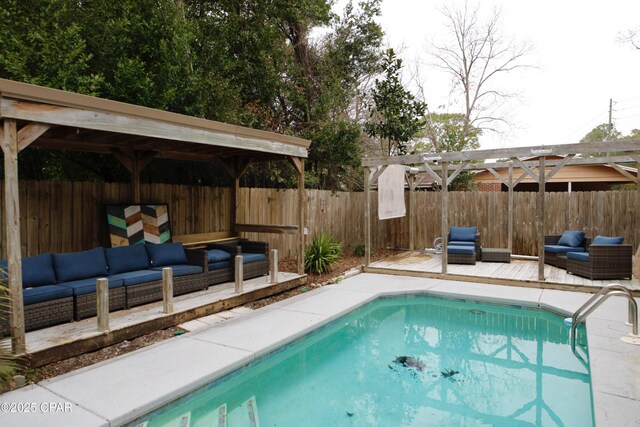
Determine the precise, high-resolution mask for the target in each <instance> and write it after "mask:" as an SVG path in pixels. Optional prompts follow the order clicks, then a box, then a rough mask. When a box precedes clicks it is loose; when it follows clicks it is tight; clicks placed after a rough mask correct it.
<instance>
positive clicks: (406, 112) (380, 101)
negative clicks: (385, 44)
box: [365, 49, 427, 156]
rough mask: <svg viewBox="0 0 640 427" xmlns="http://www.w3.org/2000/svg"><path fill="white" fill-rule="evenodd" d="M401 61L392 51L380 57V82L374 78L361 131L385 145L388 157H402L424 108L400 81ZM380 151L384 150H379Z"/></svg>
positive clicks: (419, 128) (420, 126) (416, 128)
mask: <svg viewBox="0 0 640 427" xmlns="http://www.w3.org/2000/svg"><path fill="white" fill-rule="evenodd" d="M401 68H402V60H401V59H400V58H397V57H396V54H395V52H394V51H393V49H388V50H387V52H386V55H385V56H384V58H383V69H384V80H380V79H376V81H375V84H374V88H373V90H372V93H371V98H372V100H373V103H374V104H373V105H372V106H370V109H369V114H370V121H369V122H368V123H367V124H366V125H365V130H366V131H367V133H368V134H369V136H371V137H375V138H379V139H380V143H381V146H382V147H384V143H385V142H386V144H387V149H386V154H387V155H388V156H393V155H402V154H406V151H407V147H406V146H405V145H404V143H406V142H408V141H410V140H411V138H413V136H414V135H416V134H417V133H418V132H419V131H420V130H421V129H422V128H423V127H424V119H423V117H424V114H425V111H426V108H427V105H426V104H425V103H423V102H421V101H419V100H417V99H416V98H415V96H413V95H412V94H411V93H410V92H409V91H407V90H406V89H405V88H404V86H403V85H402V82H401V81H400V69H401ZM383 151H384V148H383Z"/></svg>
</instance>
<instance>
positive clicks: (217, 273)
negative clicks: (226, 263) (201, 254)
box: [205, 267, 233, 287]
mask: <svg viewBox="0 0 640 427" xmlns="http://www.w3.org/2000/svg"><path fill="white" fill-rule="evenodd" d="M205 276H206V282H207V287H208V286H213V285H218V284H220V283H225V282H233V269H232V268H231V267H229V268H221V269H219V270H211V271H208V272H206V273H205Z"/></svg>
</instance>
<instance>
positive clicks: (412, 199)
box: [405, 172, 416, 251]
mask: <svg viewBox="0 0 640 427" xmlns="http://www.w3.org/2000/svg"><path fill="white" fill-rule="evenodd" d="M405 178H406V179H407V184H408V185H409V249H411V250H412V251H413V250H414V249H415V248H416V214H415V210H416V208H415V205H416V194H415V191H414V190H415V188H416V179H415V175H414V174H413V173H412V172H409V173H408V174H406V175H405Z"/></svg>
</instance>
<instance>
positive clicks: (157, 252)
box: [144, 243, 189, 267]
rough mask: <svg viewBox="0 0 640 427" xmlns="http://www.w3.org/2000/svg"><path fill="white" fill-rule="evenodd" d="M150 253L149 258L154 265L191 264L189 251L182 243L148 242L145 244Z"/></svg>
mask: <svg viewBox="0 0 640 427" xmlns="http://www.w3.org/2000/svg"><path fill="white" fill-rule="evenodd" d="M144 246H145V247H146V248H147V253H148V254H149V260H150V261H151V265H152V266H153V267H162V266H163V265H179V264H189V260H188V259H187V253H186V252H185V251H184V247H183V246H182V243H160V244H158V245H156V244H153V243H148V244H145V245H144Z"/></svg>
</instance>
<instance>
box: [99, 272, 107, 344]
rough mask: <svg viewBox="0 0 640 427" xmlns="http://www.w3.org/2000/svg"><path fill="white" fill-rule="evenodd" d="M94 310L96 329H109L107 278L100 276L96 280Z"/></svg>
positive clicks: (101, 330) (102, 330)
mask: <svg viewBox="0 0 640 427" xmlns="http://www.w3.org/2000/svg"><path fill="white" fill-rule="evenodd" d="M96 304H97V307H96V312H97V322H98V331H100V332H106V331H108V330H109V280H108V279H105V278H102V279H98V280H96Z"/></svg>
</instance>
